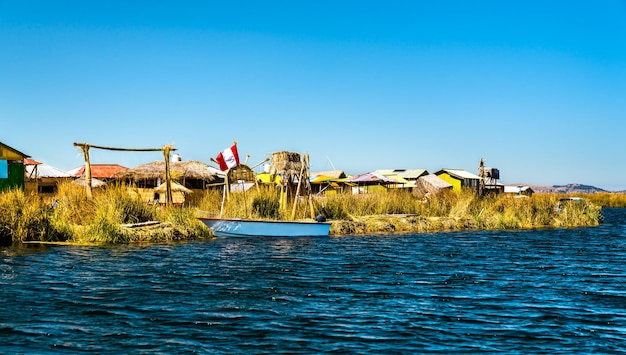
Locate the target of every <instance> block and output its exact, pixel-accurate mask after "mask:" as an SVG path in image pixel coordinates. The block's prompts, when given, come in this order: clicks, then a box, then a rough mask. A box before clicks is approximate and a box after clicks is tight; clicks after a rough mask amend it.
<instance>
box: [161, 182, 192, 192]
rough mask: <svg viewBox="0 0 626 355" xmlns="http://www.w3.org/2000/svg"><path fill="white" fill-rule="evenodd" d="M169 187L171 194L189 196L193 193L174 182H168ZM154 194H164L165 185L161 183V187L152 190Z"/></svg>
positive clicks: (165, 190)
mask: <svg viewBox="0 0 626 355" xmlns="http://www.w3.org/2000/svg"><path fill="white" fill-rule="evenodd" d="M170 187H171V189H172V192H182V193H184V194H189V193H192V192H193V191H191V190H190V189H188V188H186V187H184V186H183V185H181V184H179V183H177V182H176V181H170ZM154 192H158V193H160V194H163V193H166V192H167V185H166V184H165V183H162V184H161V185H159V186H157V187H155V188H154Z"/></svg>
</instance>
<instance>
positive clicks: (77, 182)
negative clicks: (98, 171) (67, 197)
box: [72, 176, 106, 188]
mask: <svg viewBox="0 0 626 355" xmlns="http://www.w3.org/2000/svg"><path fill="white" fill-rule="evenodd" d="M72 184H75V185H79V186H87V179H85V177H84V176H81V177H80V178H78V179H76V180H73V181H72ZM104 185H106V183H105V182H103V181H102V180H98V179H96V178H91V187H94V188H95V187H103V186H104Z"/></svg>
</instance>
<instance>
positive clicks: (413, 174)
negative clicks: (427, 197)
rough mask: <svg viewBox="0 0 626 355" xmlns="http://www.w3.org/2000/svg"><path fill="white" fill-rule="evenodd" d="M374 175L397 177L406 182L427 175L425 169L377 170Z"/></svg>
mask: <svg viewBox="0 0 626 355" xmlns="http://www.w3.org/2000/svg"><path fill="white" fill-rule="evenodd" d="M374 173H376V174H382V175H385V176H391V175H397V176H400V177H401V178H404V179H407V180H417V179H418V178H419V177H420V176H422V175H426V174H428V171H426V169H379V170H375V171H374Z"/></svg>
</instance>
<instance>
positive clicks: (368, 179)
mask: <svg viewBox="0 0 626 355" xmlns="http://www.w3.org/2000/svg"><path fill="white" fill-rule="evenodd" d="M345 182H351V183H359V182H362V183H385V184H395V183H397V182H396V180H394V179H390V178H388V177H386V176H384V175H379V174H375V173H365V174H360V175H357V176H352V177H349V178H347V179H346V180H345Z"/></svg>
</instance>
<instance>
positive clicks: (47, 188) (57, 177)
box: [24, 159, 74, 195]
mask: <svg viewBox="0 0 626 355" xmlns="http://www.w3.org/2000/svg"><path fill="white" fill-rule="evenodd" d="M24 169H25V174H26V176H25V177H26V179H25V191H26V193H31V194H41V195H50V194H55V193H57V191H58V188H59V185H60V184H62V183H66V182H70V181H72V180H73V179H74V176H72V175H71V174H69V173H67V172H65V171H63V170H61V169H57V168H55V167H53V166H51V165H48V164H45V163H41V162H38V161H36V160H33V159H24Z"/></svg>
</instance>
